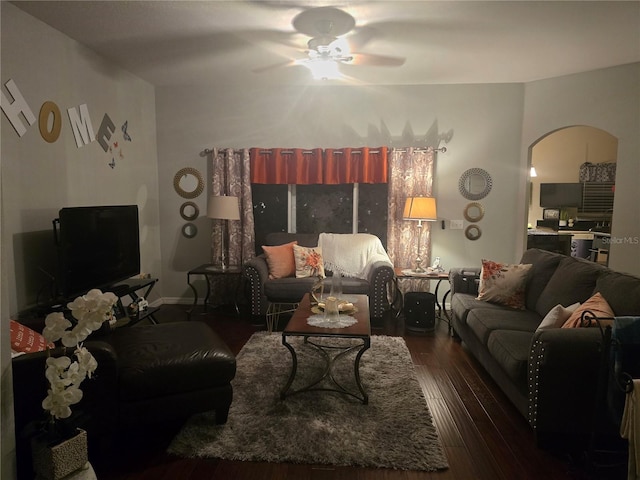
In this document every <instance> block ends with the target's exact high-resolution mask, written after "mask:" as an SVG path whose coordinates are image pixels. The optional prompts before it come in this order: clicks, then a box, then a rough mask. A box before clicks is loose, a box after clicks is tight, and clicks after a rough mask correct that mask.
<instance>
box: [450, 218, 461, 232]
mask: <svg viewBox="0 0 640 480" xmlns="http://www.w3.org/2000/svg"><path fill="white" fill-rule="evenodd" d="M463 225H464V223H463V221H462V220H451V221H450V222H449V228H450V229H451V230H462V227H463Z"/></svg>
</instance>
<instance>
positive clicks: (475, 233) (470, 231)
mask: <svg viewBox="0 0 640 480" xmlns="http://www.w3.org/2000/svg"><path fill="white" fill-rule="evenodd" d="M464 236H465V237H467V239H469V240H477V239H479V238H480V237H481V236H482V230H480V227H479V226H478V225H473V224H472V225H469V226H468V227H467V228H466V230H465V231H464Z"/></svg>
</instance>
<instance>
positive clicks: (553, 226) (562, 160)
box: [527, 125, 618, 244]
mask: <svg viewBox="0 0 640 480" xmlns="http://www.w3.org/2000/svg"><path fill="white" fill-rule="evenodd" d="M617 157H618V139H617V138H616V137H615V136H613V135H611V134H610V133H609V132H606V131H604V130H601V129H599V128H595V127H591V126H586V125H578V126H568V127H564V128H561V129H558V130H554V131H552V132H549V133H548V134H546V135H544V136H542V137H540V138H539V139H538V140H537V141H536V142H534V143H533V144H532V145H531V146H530V147H529V159H530V167H533V168H534V169H535V173H536V174H537V175H536V176H531V177H530V178H529V192H528V194H529V202H528V205H529V208H528V209H527V215H528V217H527V224H528V226H529V233H531V231H532V230H538V229H540V230H544V231H549V230H551V231H553V230H556V231H557V230H568V231H578V232H585V231H586V232H588V231H590V230H594V231H603V232H610V231H611V230H610V228H611V219H612V214H613V191H614V185H613V182H611V181H609V182H606V181H588V182H586V183H585V182H582V181H581V180H584V178H582V179H581V178H580V171H581V166H582V165H584V164H585V163H587V162H588V163H591V164H594V165H595V166H596V167H594V168H597V169H598V170H599V171H600V170H601V169H603V168H604V167H605V165H602V164H612V163H613V164H615V163H616V162H617ZM598 164H600V165H598ZM611 168H615V167H611ZM609 171H611V169H610V170H609ZM614 179H615V173H614V177H613V180H614ZM598 180H602V178H599V179H598ZM605 180H607V179H606V178H605ZM609 180H611V178H609ZM614 181H615V180H614ZM553 183H568V184H578V183H582V184H583V189H584V190H583V194H582V195H583V205H582V206H581V207H571V208H558V209H557V210H558V211H557V212H556V211H555V210H556V209H555V208H552V209H550V211H547V212H545V208H544V207H543V206H541V204H540V185H541V184H553ZM594 201H596V205H593V202H594ZM600 202H601V203H600ZM543 203H544V202H543ZM546 206H547V207H550V205H546ZM548 210H549V209H548ZM556 214H558V215H560V216H561V217H563V218H560V217H558V219H557V220H558V223H560V221H561V220H564V219H567V220H569V219H571V220H573V221H572V222H571V224H572V225H573V227H569V226H568V225H567V226H566V227H560V228H558V226H557V225H558V224H557V223H555V222H554V221H553V220H555V219H554V218H553V216H554V215H556ZM545 216H547V217H552V218H550V219H548V220H552V221H545V218H544V217H545ZM574 238H576V235H574ZM528 244H529V242H528Z"/></svg>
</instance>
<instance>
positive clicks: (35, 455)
mask: <svg viewBox="0 0 640 480" xmlns="http://www.w3.org/2000/svg"><path fill="white" fill-rule="evenodd" d="M77 432H78V433H77V434H76V435H75V436H73V437H71V438H69V439H66V440H62V441H61V442H59V443H56V444H53V445H52V444H51V443H50V441H49V440H48V439H47V436H46V435H45V434H41V435H37V436H35V437H34V438H33V439H32V441H31V455H32V460H33V470H34V471H35V473H36V475H37V478H38V479H46V480H59V479H61V478H64V477H66V476H67V475H69V474H71V473H73V472H75V471H76V470H79V469H81V468H84V467H85V465H87V462H88V461H89V455H88V452H87V432H86V431H84V430H82V429H80V428H79V429H78V430H77Z"/></svg>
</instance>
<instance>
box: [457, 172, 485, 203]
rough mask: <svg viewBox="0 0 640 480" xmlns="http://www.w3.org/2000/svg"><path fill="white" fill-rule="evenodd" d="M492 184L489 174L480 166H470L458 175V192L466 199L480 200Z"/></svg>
mask: <svg viewBox="0 0 640 480" xmlns="http://www.w3.org/2000/svg"><path fill="white" fill-rule="evenodd" d="M492 186H493V181H492V180H491V175H489V173H488V172H487V171H486V170H483V169H482V168H470V169H469V170H467V171H465V172H464V173H463V174H462V175H460V180H459V182H458V189H459V190H460V194H461V195H462V196H463V197H464V198H466V199H468V200H480V199H482V198H484V197H486V196H487V195H489V192H490V191H491V187H492Z"/></svg>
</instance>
